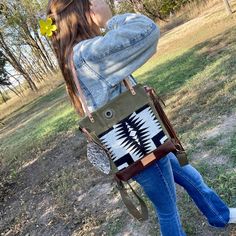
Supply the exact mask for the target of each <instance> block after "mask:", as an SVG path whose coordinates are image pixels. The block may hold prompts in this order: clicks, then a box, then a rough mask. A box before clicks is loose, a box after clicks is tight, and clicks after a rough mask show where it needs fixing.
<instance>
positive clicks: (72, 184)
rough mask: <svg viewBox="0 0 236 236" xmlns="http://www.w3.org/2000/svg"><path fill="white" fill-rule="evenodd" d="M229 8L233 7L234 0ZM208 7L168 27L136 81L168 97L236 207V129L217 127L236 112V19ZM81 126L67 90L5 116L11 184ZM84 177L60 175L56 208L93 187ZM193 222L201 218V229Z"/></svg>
mask: <svg viewBox="0 0 236 236" xmlns="http://www.w3.org/2000/svg"><path fill="white" fill-rule="evenodd" d="M231 3H232V5H233V7H235V6H236V1H235V0H234V1H231ZM208 7H209V8H207V11H206V12H201V14H200V15H199V17H198V18H196V19H192V20H189V19H190V18H189V19H188V21H187V22H186V23H185V24H183V25H180V26H179V27H178V28H174V29H172V30H171V31H168V29H167V28H166V29H164V28H163V32H164V34H163V36H162V38H161V39H160V42H159V48H158V51H157V54H156V55H154V56H153V57H152V59H151V60H150V61H149V62H148V63H146V64H145V65H144V66H142V67H141V68H140V69H139V70H137V71H136V72H135V73H134V74H133V75H134V77H136V78H137V79H138V81H140V82H142V83H144V84H148V85H150V86H152V87H154V88H155V89H156V90H157V91H158V93H159V94H160V95H161V96H162V97H163V99H164V100H165V103H166V105H167V107H166V108H165V110H166V112H167V114H168V116H169V118H170V120H171V121H172V123H173V125H174V127H175V128H176V130H177V131H178V134H179V136H180V137H181V140H182V142H183V144H184V146H185V147H186V149H187V151H188V155H189V159H190V162H191V163H192V164H193V165H194V166H195V167H197V169H198V170H199V171H200V173H201V174H202V175H203V176H204V179H205V181H206V183H207V184H209V185H210V186H211V187H213V188H214V189H215V190H216V192H218V193H219V195H220V196H221V197H222V198H223V199H224V200H225V201H226V202H227V203H228V204H229V205H230V206H233V205H236V199H235V196H236V190H235V182H236V173H235V163H236V148H235V147H236V128H235V126H233V125H234V124H233V123H232V124H231V123H230V122H229V124H228V126H226V128H224V127H223V126H222V127H223V128H222V129H227V130H226V131H227V132H223V130H222V129H221V128H220V127H221V124H222V123H223V122H225V121H227V119H228V118H229V117H230V116H231V115H232V114H234V113H235V112H236V106H235V104H236V92H235V91H236V76H235V75H236V66H235V65H236V44H235V38H236V27H235V15H233V16H232V17H228V16H227V14H226V13H225V11H224V6H223V4H222V1H221V2H220V1H214V7H213V8H212V5H211V7H210V5H208ZM202 9H203V8H202ZM4 109H5V108H4ZM1 111H2V110H1ZM77 120H78V117H77V115H76V114H75V112H74V110H73V109H72V107H71V106H70V104H69V102H68V98H67V97H66V92H65V88H64V86H59V87H57V88H55V89H54V90H53V91H51V92H49V93H48V94H47V95H42V96H41V97H39V98H38V99H36V100H32V101H31V102H30V103H27V104H24V106H23V107H22V108H20V109H17V110H16V111H15V112H14V113H11V115H8V116H7V117H6V118H5V120H4V122H5V123H6V125H5V127H3V128H2V129H1V131H0V156H1V162H2V164H3V165H4V166H5V167H7V168H9V170H10V176H11V178H17V176H18V170H19V168H20V167H21V166H23V165H24V164H25V163H27V162H29V161H30V160H31V159H33V158H34V157H35V155H34V154H35V153H40V152H42V151H43V150H45V149H46V148H47V145H48V144H49V143H50V142H51V141H52V140H54V139H55V138H56V137H57V136H59V135H60V134H63V133H65V132H68V131H72V132H75V131H76V129H77V125H76V122H77ZM232 122H235V120H232ZM216 127H219V128H218V131H217V133H216V134H215V135H212V136H210V135H209V133H210V132H211V131H212V130H213V129H214V128H216ZM231 127H232V128H231ZM80 168H81V167H80ZM85 176H86V169H85V170H83V171H81V175H78V176H77V175H75V174H74V173H73V172H71V171H70V170H69V169H65V170H62V171H61V172H60V174H59V175H58V176H57V178H56V179H57V180H55V181H54V182H52V183H50V187H51V191H52V192H53V194H54V196H55V197H56V198H58V200H59V201H58V202H59V203H61V204H62V205H66V203H67V198H66V196H67V195H68V194H69V193H70V191H71V190H72V191H79V189H80V188H83V187H85V186H86V187H89V186H88V185H87V182H86V181H85V182H86V183H83V181H81V182H80V184H81V186H80V185H79V186H77V185H78V183H77V179H81V180H83V179H84V178H85ZM94 177H95V174H94ZM82 185H83V186H82ZM178 195H179V199H181V200H180V201H179V208H180V212H181V217H182V221H183V225H184V228H185V230H186V233H187V234H188V235H190V236H191V235H192V236H193V235H197V233H198V232H200V231H201V227H204V224H205V223H206V222H205V221H204V220H203V218H201V217H200V214H199V211H198V210H197V209H196V207H195V206H194V205H193V202H192V200H191V199H189V197H188V195H187V194H186V193H185V192H183V191H181V190H180V189H178ZM149 204H150V203H149ZM149 207H150V208H151V205H149ZM189 219H196V220H197V222H198V223H199V224H195V221H193V220H192V221H191V220H189ZM97 221H99V219H97ZM107 221H108V222H109V224H108V226H107V228H106V232H108V235H116V234H117V233H118V232H120V231H121V230H122V228H123V227H124V225H125V224H126V222H123V221H122V220H119V219H118V218H112V217H110V218H109V219H107ZM204 222H205V223H204ZM149 223H150V224H151V225H152V226H153V227H152V229H150V232H149V235H157V233H158V232H159V231H158V229H157V228H155V227H156V221H155V214H154V210H153V209H152V211H151V219H150V222H149ZM201 224H202V225H201ZM98 226H99V223H97V225H96V227H98ZM94 227H95V226H94ZM212 232H213V233H214V232H215V231H214V230H213V229H212ZM214 235H218V234H217V233H215V234H214Z"/></svg>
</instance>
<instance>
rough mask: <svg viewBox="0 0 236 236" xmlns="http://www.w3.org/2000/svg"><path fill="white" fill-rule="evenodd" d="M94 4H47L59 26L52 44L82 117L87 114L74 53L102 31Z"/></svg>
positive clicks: (78, 0) (63, 0)
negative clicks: (74, 68)
mask: <svg viewBox="0 0 236 236" xmlns="http://www.w3.org/2000/svg"><path fill="white" fill-rule="evenodd" d="M90 5H91V3H90V2H89V0H50V1H49V3H48V7H47V16H48V17H50V18H51V19H52V20H53V23H54V24H56V26H57V30H56V31H55V32H54V33H53V35H52V37H51V42H52V46H53V49H54V52H55V54H56V57H57V61H58V64H59V67H60V69H61V72H62V75H63V77H64V79H65V82H66V89H67V93H68V95H69V98H70V100H71V102H72V105H73V106H74V108H75V109H76V111H77V112H78V113H79V115H81V116H84V115H85V114H84V111H83V108H82V104H81V102H80V100H79V97H78V95H77V94H76V93H77V89H76V86H75V83H74V81H73V76H72V72H71V68H70V55H71V52H72V50H73V46H74V45H75V44H77V43H79V42H80V41H82V40H85V39H89V38H92V37H95V36H97V35H100V34H101V31H100V29H99V27H98V26H97V25H96V24H95V23H94V22H93V21H92V19H91V17H90V14H89V11H90Z"/></svg>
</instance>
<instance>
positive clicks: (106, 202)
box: [0, 133, 236, 236]
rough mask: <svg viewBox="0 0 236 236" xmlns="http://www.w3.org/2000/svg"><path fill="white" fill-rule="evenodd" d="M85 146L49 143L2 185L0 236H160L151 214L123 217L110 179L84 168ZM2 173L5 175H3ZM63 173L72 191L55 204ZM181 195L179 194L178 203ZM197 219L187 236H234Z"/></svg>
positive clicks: (65, 140)
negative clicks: (194, 231)
mask: <svg viewBox="0 0 236 236" xmlns="http://www.w3.org/2000/svg"><path fill="white" fill-rule="evenodd" d="M85 144H86V142H85V140H84V138H83V137H82V136H81V135H80V134H78V133H77V134H76V133H67V134H64V135H63V136H61V137H58V138H57V139H56V140H54V141H52V143H49V144H48V147H47V148H46V150H45V151H44V152H42V153H36V154H35V156H32V157H31V160H32V161H31V162H30V163H28V164H27V165H25V166H24V167H23V168H22V169H21V171H20V174H19V176H18V177H17V179H16V180H15V181H14V182H1V189H0V196H1V199H0V201H1V206H0V212H1V218H0V232H1V236H13V235H22V236H34V235H35V236H36V235H37V236H38V235H62V236H67V235H73V236H82V235H117V236H121V235H122V236H123V235H126V236H128V235H130V236H131V235H132V236H142V235H159V233H158V232H159V230H158V225H157V224H156V222H155V216H154V212H153V210H151V211H150V214H151V217H150V219H149V220H148V221H147V222H145V223H140V222H137V221H136V220H134V219H132V218H131V217H130V216H129V215H128V213H127V211H126V209H125V208H124V206H123V204H122V202H121V201H120V198H119V195H118V193H117V191H116V189H115V187H114V186H115V185H114V183H113V182H112V178H111V177H107V176H106V177H105V176H104V175H103V174H101V173H99V172H97V171H96V170H95V169H94V168H93V167H92V166H91V165H90V164H89V163H88V162H87V160H86V158H85V152H86V149H85ZM1 173H2V174H4V173H5V174H6V172H4V170H2V172H1ZM63 173H68V175H70V176H73V178H74V179H71V180H70V181H71V182H73V184H72V185H71V189H70V188H69V187H68V186H70V185H68V186H65V189H64V190H65V191H66V195H63V189H62V192H58V193H59V194H60V195H62V196H63V198H64V199H61V200H60V201H58V198H60V196H57V195H55V192H56V191H55V189H56V188H55V182H57V179H58V178H59V179H61V181H64V182H65V180H64V177H65V178H66V177H67V175H66V174H65V176H64V177H63V176H62V175H63ZM71 173H73V174H72V175H71ZM88 173H91V174H88ZM70 178H71V177H70ZM2 180H3V179H2ZM76 182H77V183H78V184H76ZM77 185H79V188H78V186H77ZM57 190H58V189H57ZM182 192H183V190H182V189H180V188H178V201H181V195H182ZM191 204H192V203H190V205H191ZM196 213H197V219H196V216H192V218H191V216H190V219H189V220H195V221H196V223H197V224H198V225H199V227H198V233H197V234H189V235H198V236H217V235H218V236H220V235H221V236H223V235H224V236H226V235H227V236H229V235H231V236H234V235H236V231H235V228H234V229H233V228H232V226H231V227H228V228H227V229H224V230H222V229H220V230H219V229H214V228H212V227H209V226H208V225H207V222H206V220H205V219H204V218H203V217H202V216H201V214H200V213H199V212H196Z"/></svg>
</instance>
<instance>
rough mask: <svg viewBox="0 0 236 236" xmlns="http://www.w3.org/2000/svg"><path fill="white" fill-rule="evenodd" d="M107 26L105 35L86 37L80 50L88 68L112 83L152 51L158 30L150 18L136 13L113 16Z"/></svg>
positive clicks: (147, 56)
mask: <svg viewBox="0 0 236 236" xmlns="http://www.w3.org/2000/svg"><path fill="white" fill-rule="evenodd" d="M106 29H107V33H106V34H105V35H104V36H96V37H94V38H92V39H88V40H85V41H84V43H83V44H82V46H81V50H80V52H81V57H82V58H83V60H84V61H85V63H86V65H87V66H88V67H90V69H91V70H93V71H95V72H96V73H97V74H98V75H99V76H100V77H102V78H104V79H105V80H106V81H107V83H108V84H109V85H111V86H115V85H116V84H117V83H119V82H120V81H121V80H123V79H124V78H126V77H127V76H128V75H130V74H131V73H133V72H134V71H135V70H137V69H138V68H139V67H140V66H142V65H143V64H144V63H145V62H146V61H147V60H148V59H149V58H150V57H151V56H152V55H153V54H155V52H156V47H157V43H158V40H159V37H160V30H159V28H158V26H157V25H156V24H155V23H154V22H153V21H152V20H151V19H149V18H148V17H146V16H144V15H142V14H135V13H125V14H121V15H115V16H113V17H112V18H111V19H110V20H109V21H108V22H107V24H106Z"/></svg>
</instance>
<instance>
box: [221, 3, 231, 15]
mask: <svg viewBox="0 0 236 236" xmlns="http://www.w3.org/2000/svg"><path fill="white" fill-rule="evenodd" d="M223 1H224V3H225V7H226V11H227V12H228V14H229V15H231V14H232V13H233V11H232V9H231V6H230V4H229V0H223Z"/></svg>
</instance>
